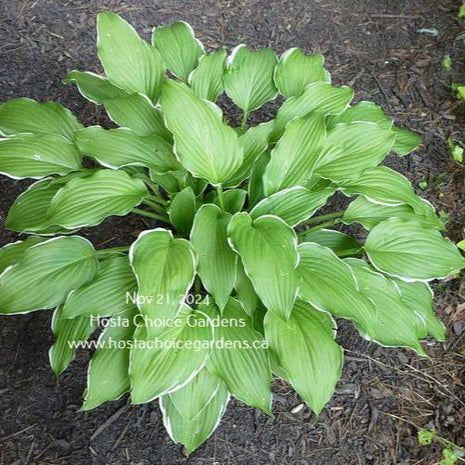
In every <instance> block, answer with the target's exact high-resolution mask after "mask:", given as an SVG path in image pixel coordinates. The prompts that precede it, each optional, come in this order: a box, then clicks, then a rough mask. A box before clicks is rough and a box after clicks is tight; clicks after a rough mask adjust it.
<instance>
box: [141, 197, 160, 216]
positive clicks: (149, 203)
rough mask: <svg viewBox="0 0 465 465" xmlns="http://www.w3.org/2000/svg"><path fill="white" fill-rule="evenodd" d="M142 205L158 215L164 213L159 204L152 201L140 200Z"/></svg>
mask: <svg viewBox="0 0 465 465" xmlns="http://www.w3.org/2000/svg"><path fill="white" fill-rule="evenodd" d="M142 203H143V204H144V205H147V206H148V207H150V208H152V209H153V210H155V211H156V212H157V213H160V214H163V213H164V210H163V207H162V206H161V205H160V204H158V203H155V202H153V201H152V200H149V199H144V200H142Z"/></svg>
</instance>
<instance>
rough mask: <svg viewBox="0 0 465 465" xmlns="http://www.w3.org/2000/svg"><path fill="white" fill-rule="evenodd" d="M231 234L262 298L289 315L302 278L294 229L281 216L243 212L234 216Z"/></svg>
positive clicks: (265, 302)
mask: <svg viewBox="0 0 465 465" xmlns="http://www.w3.org/2000/svg"><path fill="white" fill-rule="evenodd" d="M228 237H229V240H230V242H231V245H232V246H233V248H234V250H235V251H236V252H237V253H238V254H239V256H240V257H241V260H242V263H243V264H244V269H245V272H246V273H247V276H248V277H249V278H250V280H251V281H252V283H253V286H254V289H255V291H256V293H257V294H258V296H259V297H260V299H261V300H262V302H263V303H264V304H265V306H266V307H267V308H268V310H270V311H272V312H276V313H278V314H279V315H280V316H281V317H282V318H284V319H287V318H288V317H289V314H290V312H291V310H292V307H293V305H294V301H295V298H296V296H297V290H298V288H299V282H300V279H299V277H298V275H297V272H296V267H297V263H298V255H297V249H296V247H297V238H296V235H295V233H294V231H293V230H292V229H291V228H290V227H289V226H288V225H287V224H286V223H284V221H283V220H281V219H280V218H278V217H275V216H268V215H267V216H262V217H260V218H257V219H256V220H252V218H251V217H250V216H249V215H248V214H247V213H245V212H243V213H237V214H236V215H234V216H233V217H232V219H231V221H230V223H229V226H228Z"/></svg>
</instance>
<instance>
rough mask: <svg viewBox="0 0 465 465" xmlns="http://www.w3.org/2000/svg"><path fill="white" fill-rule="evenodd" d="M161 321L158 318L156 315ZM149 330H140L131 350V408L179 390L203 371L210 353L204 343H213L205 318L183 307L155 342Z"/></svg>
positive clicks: (185, 306) (141, 327)
mask: <svg viewBox="0 0 465 465" xmlns="http://www.w3.org/2000/svg"><path fill="white" fill-rule="evenodd" d="M156 316H157V317H161V315H156ZM149 329H150V328H149V327H148V326H147V327H144V326H139V327H138V328H137V329H136V331H135V333H134V339H135V340H137V341H138V343H137V344H135V345H134V347H133V348H132V349H131V355H130V366H129V376H130V379H131V399H132V402H133V403H134V404H142V403H145V402H150V401H151V400H153V399H155V398H156V397H158V396H162V395H165V394H167V393H168V392H171V391H175V390H176V389H179V388H182V387H183V386H184V385H185V384H187V383H188V382H189V381H191V380H192V378H193V377H194V376H195V375H196V374H197V373H198V372H199V371H200V370H201V369H202V368H203V366H204V365H205V362H206V360H207V357H208V355H209V353H210V351H209V346H207V347H208V348H206V347H205V341H207V342H208V341H211V339H212V327H211V325H209V322H208V319H207V316H206V315H204V314H202V313H201V312H199V311H198V312H194V311H192V309H190V308H189V307H188V306H187V305H184V304H183V310H182V312H181V314H180V315H179V317H177V318H176V319H174V318H173V320H172V323H171V326H169V325H168V324H166V326H165V327H163V328H159V330H158V331H157V333H156V337H155V339H154V338H152V337H150V336H149V333H148V330H149Z"/></svg>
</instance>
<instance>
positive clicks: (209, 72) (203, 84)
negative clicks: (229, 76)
mask: <svg viewBox="0 0 465 465" xmlns="http://www.w3.org/2000/svg"><path fill="white" fill-rule="evenodd" d="M225 61H226V50H224V49H221V50H217V51H216V52H213V53H210V54H208V55H202V56H201V57H200V59H199V64H198V66H197V68H196V69H194V71H192V72H191V73H190V75H189V85H190V86H191V87H192V90H193V91H194V92H195V93H196V94H197V95H198V96H199V97H200V98H203V99H206V100H210V101H212V102H216V99H217V98H218V96H219V95H220V94H221V93H222V92H223V90H224V84H223V70H224V64H225Z"/></svg>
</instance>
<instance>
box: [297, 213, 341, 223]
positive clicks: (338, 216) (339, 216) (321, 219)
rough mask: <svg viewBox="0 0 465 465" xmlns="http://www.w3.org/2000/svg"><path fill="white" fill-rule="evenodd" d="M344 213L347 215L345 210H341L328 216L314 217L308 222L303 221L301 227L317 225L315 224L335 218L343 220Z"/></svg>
mask: <svg viewBox="0 0 465 465" xmlns="http://www.w3.org/2000/svg"><path fill="white" fill-rule="evenodd" d="M344 213H345V210H340V211H337V212H333V213H327V214H326V215H319V216H313V217H312V218H310V219H308V220H307V221H303V222H302V223H300V224H299V226H306V225H309V224H315V223H319V222H320V221H323V220H329V219H333V218H341V216H342V215H344Z"/></svg>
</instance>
